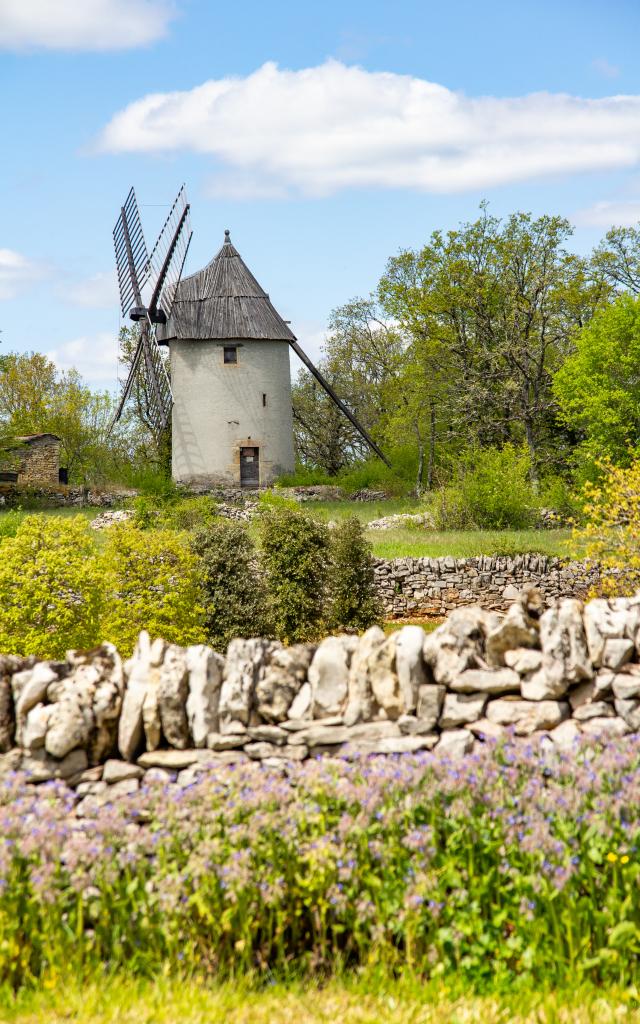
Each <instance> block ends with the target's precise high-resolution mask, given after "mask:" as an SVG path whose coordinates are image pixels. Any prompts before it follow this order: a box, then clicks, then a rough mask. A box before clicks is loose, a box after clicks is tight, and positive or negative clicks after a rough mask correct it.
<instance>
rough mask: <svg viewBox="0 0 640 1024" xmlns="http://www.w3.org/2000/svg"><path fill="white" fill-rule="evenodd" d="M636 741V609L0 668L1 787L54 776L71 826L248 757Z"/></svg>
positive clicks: (523, 604)
mask: <svg viewBox="0 0 640 1024" xmlns="http://www.w3.org/2000/svg"><path fill="white" fill-rule="evenodd" d="M638 730H640V595H638V596H636V597H634V598H617V599H615V600H603V599H598V600H594V601H591V602H589V603H588V604H587V605H586V606H583V605H582V603H581V602H580V601H578V600H576V599H575V598H563V599H561V600H559V601H557V602H556V603H554V604H553V606H552V607H550V608H547V609H544V602H543V599H542V596H541V594H540V593H539V592H538V591H536V590H534V589H531V590H528V591H525V592H523V593H522V594H521V595H520V597H519V599H518V600H517V601H515V602H513V603H512V605H511V606H510V608H509V610H508V612H507V613H506V614H504V615H502V614H498V613H496V612H493V611H489V610H486V609H483V608H480V607H478V606H473V607H467V608H460V609H456V610H455V611H453V612H452V613H451V615H450V616H449V617H448V619H447V620H446V621H445V622H444V623H443V624H442V625H441V626H439V627H438V628H437V629H436V630H435V631H433V632H432V633H425V631H424V630H423V629H422V628H421V627H419V626H405V627H403V628H402V629H400V630H398V631H397V632H395V633H393V634H391V635H390V636H385V634H384V633H383V631H382V630H380V629H379V628H378V627H373V628H371V629H369V630H368V631H367V632H366V633H364V634H363V635H362V636H360V637H356V636H347V635H343V636H332V637H327V638H326V639H325V640H323V641H322V642H321V643H320V644H318V645H313V644H297V645H294V646H291V647H283V646H282V645H281V644H280V643H278V642H275V641H272V640H265V639H261V638H253V639H248V640H241V639H237V640H233V641H232V642H231V644H230V645H229V648H228V650H227V652H226V655H225V656H224V657H223V656H222V655H221V654H219V653H217V652H216V651H214V650H212V649H211V648H209V647H206V646H203V645H197V646H192V647H187V648H182V647H178V646H176V645H173V644H167V643H165V641H163V640H154V641H151V639H150V638H149V636H148V635H147V634H146V633H142V634H141V635H140V637H139V640H138V643H137V646H136V649H135V652H134V654H133V656H132V657H131V658H130V659H128V660H126V661H123V660H122V659H121V657H120V656H119V654H118V652H117V651H116V650H115V648H114V647H113V646H111V645H110V644H103V645H101V646H100V647H99V648H96V649H95V650H93V651H88V652H81V651H80V652H78V651H76V652H70V653H69V654H68V655H67V658H66V659H65V660H64V661H36V660H35V659H34V658H19V657H15V656H4V657H0V750H1V751H2V754H1V755H0V775H1V774H2V773H3V772H7V771H17V770H18V771H21V772H24V773H26V776H27V778H28V779H29V780H30V781H31V782H33V783H34V784H38V783H42V782H46V781H48V780H51V779H64V780H65V781H66V782H67V784H68V785H70V786H72V787H74V788H76V789H77V791H78V796H79V797H81V798H82V800H81V803H80V804H79V805H78V806H79V808H80V811H79V813H84V811H83V810H82V808H83V807H84V810H87V811H88V808H89V807H90V806H91V802H92V801H93V802H94V803H95V801H98V802H100V801H105V800H111V799H114V798H115V797H117V795H118V794H119V793H124V792H131V791H132V790H133V789H136V788H137V787H138V785H139V784H140V782H141V780H143V778H145V777H146V776H147V775H148V774H149V773H150V776H149V777H150V778H154V779H156V780H157V779H161V780H164V781H165V782H167V784H173V783H174V782H175V781H176V780H177V779H178V778H179V779H181V780H182V782H184V781H185V779H189V778H192V777H193V776H194V773H198V772H203V771H212V770H215V767H216V765H220V764H230V763H232V764H237V765H239V766H241V765H242V764H243V763H246V762H248V761H250V760H258V761H262V762H264V763H265V764H267V765H269V766H271V767H278V766H280V767H285V766H286V764H287V763H288V762H292V761H301V760H304V759H305V758H307V757H313V756H317V755H331V756H333V757H334V758H335V757H343V758H354V757H362V756H368V755H398V754H404V753H413V754H416V753H420V752H422V753H423V754H424V755H425V756H426V757H427V759H428V757H430V756H431V752H434V753H435V755H436V756H438V755H445V756H450V757H457V756H462V755H464V754H466V753H468V752H470V751H473V750H474V748H476V747H477V746H478V745H480V744H484V743H487V742H493V741H496V740H499V739H500V738H501V737H503V736H504V737H506V736H508V735H510V734H515V736H516V737H532V736H538V737H539V738H541V742H543V743H545V744H547V745H548V747H549V750H550V752H553V751H565V752H567V751H569V752H570V751H571V749H572V748H573V746H574V744H576V743H578V742H580V741H587V742H588V741H590V740H602V739H605V740H606V738H607V737H622V736H625V735H626V734H630V733H632V732H636V731H638ZM185 773H186V774H185ZM86 801H88V803H87V802H86Z"/></svg>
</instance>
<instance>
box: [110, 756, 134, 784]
mask: <svg viewBox="0 0 640 1024" xmlns="http://www.w3.org/2000/svg"><path fill="white" fill-rule="evenodd" d="M143 775H144V772H143V770H142V768H140V767H139V766H138V765H137V764H130V762H129V761H116V760H114V759H110V760H108V761H106V762H105V765H104V768H103V770H102V781H103V782H108V783H109V785H112V784H113V783H115V782H122V781H123V780H125V779H141V778H142V776H143Z"/></svg>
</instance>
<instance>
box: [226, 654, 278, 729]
mask: <svg viewBox="0 0 640 1024" xmlns="http://www.w3.org/2000/svg"><path fill="white" fill-rule="evenodd" d="M281 646H282V645H281V644H278V643H276V642H275V641H271V640H263V639H260V638H258V637H256V638H253V639H251V640H232V641H231V643H230V644H229V647H228V650H227V658H226V662H225V666H224V673H223V678H222V687H221V689H220V705H219V716H220V732H223V733H224V732H230V731H232V729H231V725H232V723H234V722H239V723H241V724H242V725H244V726H247V725H249V721H250V718H251V712H252V709H253V706H254V696H255V690H256V685H257V684H258V682H259V680H260V678H261V677H262V674H263V672H264V668H265V665H266V663H267V661H268V660H269V657H270V655H271V654H272V653H273V652H274V651H275V650H277V649H278V648H279V647H281Z"/></svg>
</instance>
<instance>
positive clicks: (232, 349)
mask: <svg viewBox="0 0 640 1024" xmlns="http://www.w3.org/2000/svg"><path fill="white" fill-rule="evenodd" d="M224 361H225V363H237V362H238V349H237V348H236V346H235V345H225V346H224Z"/></svg>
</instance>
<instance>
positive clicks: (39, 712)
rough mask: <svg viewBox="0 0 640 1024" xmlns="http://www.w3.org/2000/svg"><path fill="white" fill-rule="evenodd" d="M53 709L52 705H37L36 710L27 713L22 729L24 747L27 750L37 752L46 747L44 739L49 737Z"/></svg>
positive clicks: (32, 709)
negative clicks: (48, 729) (48, 730)
mask: <svg viewBox="0 0 640 1024" xmlns="http://www.w3.org/2000/svg"><path fill="white" fill-rule="evenodd" d="M52 710H53V707H52V705H51V704H36V706H35V708H31V711H29V712H28V713H27V717H26V720H25V723H24V726H23V729H22V746H23V747H24V749H25V750H37V749H38V748H39V747H44V738H45V736H46V735H47V728H48V725H49V717H50V715H51V711H52Z"/></svg>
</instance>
